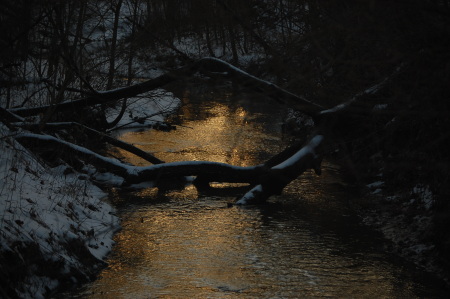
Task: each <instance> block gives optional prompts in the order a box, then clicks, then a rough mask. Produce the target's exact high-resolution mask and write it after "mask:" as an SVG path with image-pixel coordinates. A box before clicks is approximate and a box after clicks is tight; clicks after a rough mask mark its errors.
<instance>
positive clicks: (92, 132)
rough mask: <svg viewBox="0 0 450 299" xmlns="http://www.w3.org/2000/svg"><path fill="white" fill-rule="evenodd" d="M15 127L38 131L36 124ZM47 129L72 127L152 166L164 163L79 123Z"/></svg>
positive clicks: (51, 126)
mask: <svg viewBox="0 0 450 299" xmlns="http://www.w3.org/2000/svg"><path fill="white" fill-rule="evenodd" d="M15 125H17V126H18V127H22V128H26V129H38V128H39V125H38V124H28V123H18V124H17V123H16V124H15ZM46 127H47V128H73V127H77V128H79V129H81V130H83V131H85V132H86V133H88V134H90V135H93V136H94V137H95V138H97V139H98V140H103V141H105V142H107V143H109V144H111V145H114V146H116V147H118V148H121V149H123V150H126V151H128V152H130V153H132V154H135V155H136V156H138V157H140V158H142V159H144V160H146V161H148V162H150V163H152V164H161V163H164V161H162V160H160V159H158V158H157V157H155V156H153V155H151V154H149V153H148V152H145V151H143V150H141V149H139V148H137V147H135V146H133V145H131V144H129V143H126V142H123V141H121V140H119V139H116V138H113V137H111V136H109V135H107V134H104V133H102V132H99V131H97V130H94V129H92V128H89V127H87V126H85V125H82V124H80V123H77V122H60V123H48V124H47V125H46Z"/></svg>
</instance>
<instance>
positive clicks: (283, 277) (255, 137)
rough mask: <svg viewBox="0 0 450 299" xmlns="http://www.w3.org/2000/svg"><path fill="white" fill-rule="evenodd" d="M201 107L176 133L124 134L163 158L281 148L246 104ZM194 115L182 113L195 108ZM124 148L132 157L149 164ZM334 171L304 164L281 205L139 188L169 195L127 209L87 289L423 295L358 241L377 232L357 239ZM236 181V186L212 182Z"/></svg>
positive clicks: (253, 154) (100, 293)
mask: <svg viewBox="0 0 450 299" xmlns="http://www.w3.org/2000/svg"><path fill="white" fill-rule="evenodd" d="M187 100H188V95H186V99H185V101H187ZM205 110H206V114H207V115H208V117H202V118H200V119H199V120H190V119H187V120H186V121H185V122H184V123H183V124H184V125H185V127H179V128H178V129H177V130H176V131H172V132H170V134H167V133H165V132H158V131H154V130H151V131H145V132H128V133H125V134H123V135H122V136H121V139H123V140H124V141H127V142H130V143H134V144H135V145H137V146H138V147H140V148H142V149H143V150H146V151H149V152H152V153H154V154H155V155H156V156H158V157H159V158H161V159H163V160H165V161H180V160H210V161H218V162H225V163H230V164H234V165H241V166H248V165H254V164H257V163H260V162H261V160H262V158H261V155H260V153H261V151H262V152H268V153H274V152H277V151H279V150H280V149H281V148H282V147H283V145H282V142H281V139H280V138H279V137H276V136H274V135H270V134H267V133H265V132H264V129H263V128H262V127H261V123H260V122H259V123H258V122H251V121H248V119H249V117H250V116H249V113H248V112H247V111H246V110H245V109H244V108H242V107H238V108H237V109H236V108H232V107H230V106H228V105H225V104H220V103H216V104H215V105H212V106H211V107H208V108H205ZM189 113H191V114H189ZM189 113H187V112H185V116H189V115H191V116H192V117H194V116H195V115H192V114H193V112H192V111H190V112H189ZM275 122H276V121H275ZM188 127H191V128H192V129H191V128H188ZM120 154H121V155H123V156H124V157H126V159H127V160H128V161H130V162H132V163H134V164H141V165H147V164H148V163H147V162H145V161H142V160H140V159H138V158H136V157H134V156H131V155H130V154H128V153H127V152H123V151H120ZM336 171H337V170H336V169H335V168H333V166H332V165H325V169H324V172H323V175H322V178H321V179H318V178H317V177H316V176H315V175H313V174H312V172H311V173H310V172H307V173H305V175H304V176H302V177H301V179H299V180H296V181H294V182H293V183H291V184H289V185H288V186H287V188H286V190H285V195H284V196H283V197H280V198H279V199H280V200H283V201H284V204H283V205H269V206H268V207H261V208H238V207H232V208H227V204H226V203H227V202H228V201H230V200H232V199H231V198H215V197H200V195H199V193H198V191H197V190H196V189H195V187H193V186H188V187H186V188H184V189H183V190H168V191H167V190H159V189H158V188H148V189H145V190H142V191H139V192H137V193H136V195H137V196H139V197H142V198H148V199H151V198H160V197H163V198H165V199H166V200H165V201H163V202H159V203H153V204H149V205H145V204H140V205H137V206H133V205H131V206H130V207H128V208H127V210H126V211H125V212H123V214H122V220H123V222H122V226H123V230H122V231H121V232H120V233H119V234H117V236H116V241H117V246H116V248H115V250H114V254H113V256H112V258H111V259H110V261H109V267H108V268H107V269H105V270H104V271H102V273H101V276H100V278H99V279H98V280H97V281H96V282H95V283H93V284H92V285H90V286H89V287H88V288H87V289H86V290H85V292H84V293H83V297H85V298H189V297H191V298H269V297H270V298H299V297H334V298H349V297H352V298H396V297H398V296H399V295H401V296H402V297H404V298H415V297H417V296H416V295H415V294H414V292H413V285H412V282H411V281H410V280H408V279H406V280H405V281H403V280H399V279H398V278H397V276H398V272H399V271H401V270H400V268H396V267H395V266H393V265H392V264H389V263H387V262H384V261H383V260H380V259H379V254H378V253H376V252H372V251H370V250H369V251H367V250H366V249H364V248H365V247H370V246H371V245H365V246H362V247H361V248H359V246H360V245H358V244H359V242H367V243H368V244H371V242H374V240H373V238H372V237H371V236H369V237H367V240H363V241H361V240H360V239H359V238H361V235H362V236H364V233H361V232H355V228H354V227H352V226H351V225H353V224H354V223H355V221H353V222H351V221H347V218H346V217H347V215H346V214H347V213H348V212H347V211H346V209H345V207H343V204H342V198H339V197H344V196H345V195H342V194H341V193H339V188H336V186H339V184H340V183H341V182H340V181H339V180H338V179H337V177H338V176H337V175H336ZM231 186H240V185H239V184H234V185H232V184H231V185H230V184H229V185H220V184H219V185H218V184H216V185H215V186H214V187H231ZM352 236H354V238H353V237H352ZM346 238H347V239H348V240H347V239H346ZM342 239H346V240H342Z"/></svg>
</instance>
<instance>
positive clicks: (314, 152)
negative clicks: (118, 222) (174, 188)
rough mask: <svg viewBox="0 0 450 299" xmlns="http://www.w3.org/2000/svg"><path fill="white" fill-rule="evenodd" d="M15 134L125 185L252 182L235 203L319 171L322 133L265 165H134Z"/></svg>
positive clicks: (48, 138)
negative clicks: (188, 179)
mask: <svg viewBox="0 0 450 299" xmlns="http://www.w3.org/2000/svg"><path fill="white" fill-rule="evenodd" d="M15 138H16V139H18V140H19V141H28V142H32V143H33V144H34V145H36V144H38V145H43V146H46V147H49V146H51V147H53V148H57V149H58V151H59V152H63V153H65V155H69V156H73V155H76V156H78V157H82V158H83V160H85V161H87V162H89V163H90V164H92V165H94V166H96V167H99V168H103V169H107V171H109V172H111V173H113V174H115V175H118V176H121V177H123V178H124V182H125V183H124V184H126V185H130V184H139V183H142V182H149V181H153V182H155V181H156V182H158V181H159V180H170V179H174V178H177V177H184V176H196V177H199V176H200V177H202V178H203V179H205V178H207V182H208V183H209V182H219V183H220V182H228V183H249V184H250V185H252V186H255V187H254V188H253V189H252V190H250V191H249V192H248V193H247V194H245V195H244V197H242V199H241V200H239V201H238V202H237V203H238V204H250V203H260V202H263V201H265V200H266V199H267V198H269V197H270V196H271V195H274V194H280V193H281V191H282V190H283V188H284V187H285V186H286V185H287V184H288V183H290V182H291V181H292V180H294V179H296V178H297V177H298V176H299V175H301V174H302V173H303V172H304V171H305V170H307V169H314V170H315V171H316V173H317V174H320V163H321V146H322V144H323V136H321V135H316V136H315V137H313V138H312V139H311V140H310V141H309V143H307V144H306V145H305V146H303V147H302V148H301V149H299V150H298V151H297V152H295V153H294V154H293V155H290V156H288V158H287V159H285V160H284V161H282V162H281V163H278V164H277V165H274V166H273V167H268V166H267V163H266V165H264V164H262V165H256V166H248V167H241V166H233V165H229V164H226V163H218V162H206V161H185V162H172V163H162V164H157V165H151V166H134V165H128V164H125V163H123V162H120V161H118V160H116V159H113V158H108V157H104V156H102V155H99V154H97V153H95V152H93V151H91V150H89V149H86V148H84V147H81V146H79V145H76V144H73V143H70V142H67V141H63V140H61V139H59V138H56V137H53V136H50V135H43V134H35V133H19V134H17V135H16V136H15ZM69 161H70V160H69ZM68 163H70V162H68Z"/></svg>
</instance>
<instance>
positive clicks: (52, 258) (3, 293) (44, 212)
mask: <svg viewBox="0 0 450 299" xmlns="http://www.w3.org/2000/svg"><path fill="white" fill-rule="evenodd" d="M13 134H14V132H11V131H9V130H8V129H7V128H6V127H4V126H0V152H1V156H0V252H1V257H0V280H1V284H0V297H5V298H8V297H11V298H14V297H17V296H19V297H23V298H43V297H44V296H46V295H48V294H49V293H51V292H52V291H53V290H55V289H57V288H58V287H61V286H62V285H64V284H66V283H77V282H79V281H80V280H81V281H82V280H85V279H87V278H89V277H91V276H92V275H93V274H94V273H95V272H96V270H97V269H98V267H99V266H100V265H101V264H102V263H103V261H102V260H103V259H104V258H105V257H106V255H107V254H108V253H109V252H110V251H111V248H112V246H113V244H114V242H113V240H112V237H113V234H114V232H115V231H116V230H117V229H119V221H118V218H117V217H116V216H115V215H114V209H113V208H112V207H111V206H110V205H109V204H108V203H106V202H105V201H103V200H102V198H104V197H105V195H106V194H105V193H104V192H103V191H101V190H100V189H99V188H97V187H96V186H94V185H92V183H90V182H89V181H88V180H85V179H83V178H82V177H81V178H82V179H80V178H79V177H78V175H77V174H74V173H70V171H67V170H66V168H65V167H63V166H59V167H56V168H54V169H48V168H46V167H45V166H43V164H41V163H40V162H39V159H38V158H37V157H36V156H34V155H33V154H32V153H31V152H29V151H28V150H26V149H25V148H23V147H22V146H21V145H20V144H18V143H17V142H16V141H15V140H14V139H13V138H11V137H8V136H10V135H13Z"/></svg>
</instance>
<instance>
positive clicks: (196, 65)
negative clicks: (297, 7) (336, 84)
mask: <svg viewBox="0 0 450 299" xmlns="http://www.w3.org/2000/svg"><path fill="white" fill-rule="evenodd" d="M197 72H200V73H204V74H206V75H208V74H211V73H218V72H227V73H228V74H229V76H231V77H232V78H233V79H235V80H238V82H240V84H243V85H246V86H249V87H251V88H253V89H256V90H258V91H260V92H263V93H265V94H268V95H270V96H271V97H273V98H276V99H277V100H278V101H281V102H283V103H286V104H288V105H290V106H291V107H293V108H295V109H299V110H301V111H303V112H304V113H306V114H308V115H310V116H315V115H316V114H317V113H319V112H320V111H322V110H323V108H322V107H321V106H319V105H317V104H315V103H313V102H310V101H308V100H307V99H305V98H304V97H301V96H297V95H295V94H293V93H291V92H289V91H287V90H285V89H282V88H281V87H279V86H277V85H275V84H273V83H271V82H268V81H265V80H262V79H259V78H257V77H255V76H252V75H250V74H249V73H247V72H244V71H242V70H241V69H239V68H236V67H234V66H233V65H231V64H229V63H227V62H225V61H223V60H220V59H217V58H211V57H207V58H202V59H199V60H197V61H195V62H192V63H190V64H189V65H187V66H185V67H182V68H179V69H177V70H174V71H171V72H168V73H166V74H164V75H161V76H159V77H157V78H154V79H150V80H148V81H145V82H142V83H138V84H135V85H131V86H127V87H123V88H117V89H114V90H108V91H101V92H96V93H91V94H90V95H89V96H87V97H85V98H83V99H80V100H76V101H67V102H63V103H60V104H57V105H46V106H39V107H33V108H12V109H8V111H10V112H12V113H14V114H16V115H19V116H23V117H26V116H33V115H38V114H40V113H44V112H46V111H47V110H49V109H53V112H54V113H55V112H64V111H71V110H72V111H73V110H77V109H81V108H84V107H87V106H93V105H98V104H106V103H109V102H114V101H118V100H121V99H125V98H131V97H134V96H137V95H139V94H143V93H145V92H148V91H151V90H154V89H157V88H160V87H162V86H164V85H166V84H168V83H171V82H173V81H176V80H180V79H182V78H185V77H187V76H192V75H194V74H195V73H197Z"/></svg>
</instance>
